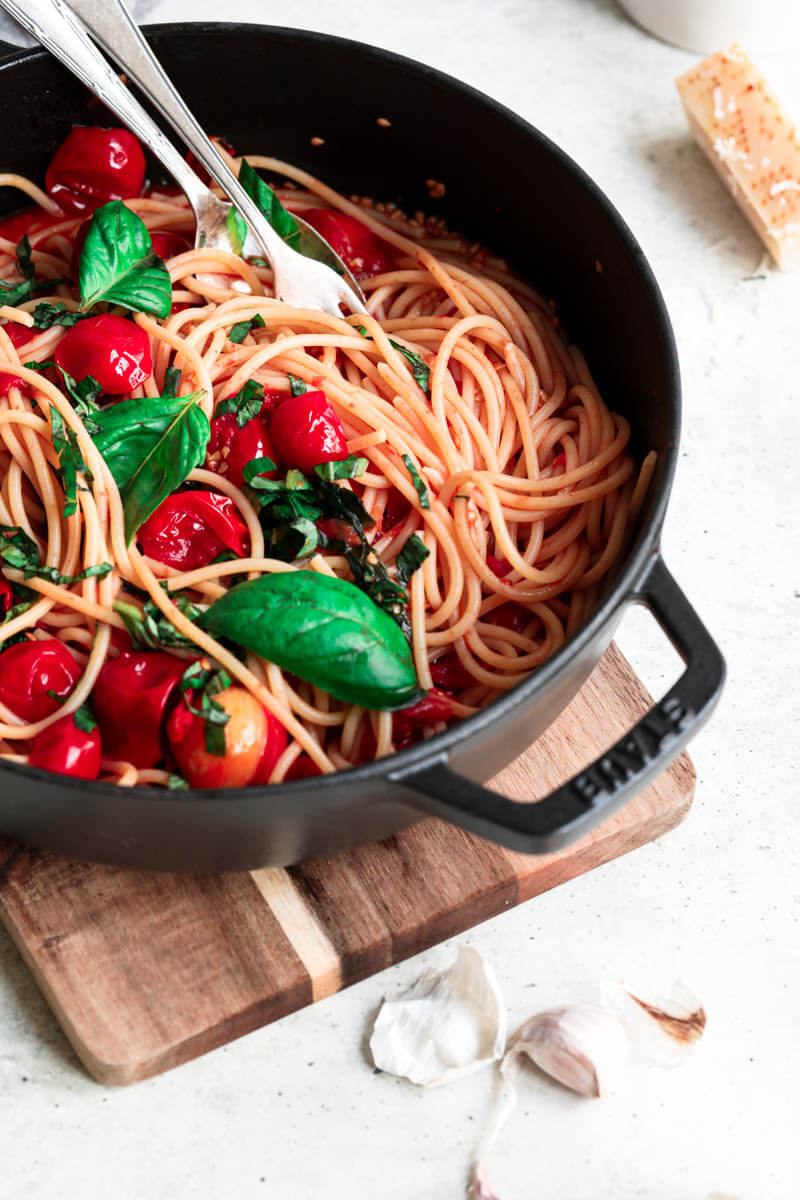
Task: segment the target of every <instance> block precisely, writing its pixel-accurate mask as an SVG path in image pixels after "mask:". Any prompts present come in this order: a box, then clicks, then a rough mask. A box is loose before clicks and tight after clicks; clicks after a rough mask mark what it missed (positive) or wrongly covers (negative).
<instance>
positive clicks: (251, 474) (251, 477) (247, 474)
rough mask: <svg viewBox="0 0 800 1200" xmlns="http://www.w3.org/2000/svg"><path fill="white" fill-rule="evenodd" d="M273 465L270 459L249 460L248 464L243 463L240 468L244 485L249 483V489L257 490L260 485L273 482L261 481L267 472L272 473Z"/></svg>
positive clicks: (268, 480)
mask: <svg viewBox="0 0 800 1200" xmlns="http://www.w3.org/2000/svg"><path fill="white" fill-rule="evenodd" d="M274 470H275V463H274V462H273V461H272V459H271V458H251V459H250V461H249V462H248V463H245V465H244V467H243V468H242V477H243V479H244V481H245V483H249V484H250V487H251V488H256V489H258V488H259V487H260V486H261V485H262V484H266V483H271V482H273V481H272V480H270V479H263V478H262V476H263V475H265V474H266V473H267V471H274Z"/></svg>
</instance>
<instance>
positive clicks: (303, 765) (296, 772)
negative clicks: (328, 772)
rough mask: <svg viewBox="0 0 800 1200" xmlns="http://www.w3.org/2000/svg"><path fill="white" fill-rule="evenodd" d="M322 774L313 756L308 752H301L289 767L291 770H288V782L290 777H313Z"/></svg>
mask: <svg viewBox="0 0 800 1200" xmlns="http://www.w3.org/2000/svg"><path fill="white" fill-rule="evenodd" d="M321 774H322V771H321V770H320V768H319V767H318V766H317V764H316V763H315V762H314V760H313V758H309V757H308V755H307V754H301V755H299V756H298V757H297V758H296V759H295V760H294V762H293V763H292V765H291V766H290V767H289V770H288V771H287V772H286V779H287V782H288V780H290V779H313V778H314V776H315V775H321Z"/></svg>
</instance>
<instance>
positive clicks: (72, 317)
mask: <svg viewBox="0 0 800 1200" xmlns="http://www.w3.org/2000/svg"><path fill="white" fill-rule="evenodd" d="M87 316H88V313H82V312H70V311H69V309H68V308H67V306H66V304H64V302H63V300H59V301H58V303H57V304H48V303H46V301H44V300H43V301H42V303H41V304H37V305H36V308H35V309H34V310H33V323H34V325H35V326H36V328H37V329H51V328H52V326H53V325H65V326H67V328H69V327H70V326H71V325H76V324H77V323H78V321H83V320H84V318H85V317H87Z"/></svg>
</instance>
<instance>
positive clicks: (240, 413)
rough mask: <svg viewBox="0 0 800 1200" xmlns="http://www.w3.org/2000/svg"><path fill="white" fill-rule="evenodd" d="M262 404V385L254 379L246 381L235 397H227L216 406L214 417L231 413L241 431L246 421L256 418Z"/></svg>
mask: <svg viewBox="0 0 800 1200" xmlns="http://www.w3.org/2000/svg"><path fill="white" fill-rule="evenodd" d="M263 403H264V385H263V383H258V382H257V380H255V379H248V381H247V383H246V384H245V385H244V387H243V388H241V389H240V390H239V391H238V392H237V393H236V395H235V396H228V397H227V398H226V399H225V400H223V401H221V403H220V404H218V405H217V407H216V408H215V409H214V416H215V417H224V416H225V414H226V413H233V414H234V416H235V417H236V424H237V425H238V426H239V428H240V429H243V428H244V426H245V425H246V424H247V422H248V421H251V420H252V419H253V417H257V416H258V414H259V413H260V412H261V406H262V404H263Z"/></svg>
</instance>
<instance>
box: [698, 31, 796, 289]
mask: <svg viewBox="0 0 800 1200" xmlns="http://www.w3.org/2000/svg"><path fill="white" fill-rule="evenodd" d="M675 85H676V87H677V89H678V92H679V94H680V97H681V100H682V101H683V107H684V108H685V110H686V116H687V118H688V121H689V126H690V128H691V130H692V132H693V133H694V136H695V137H696V138H697V141H698V142H699V144H700V146H701V148H702V149H703V150H704V151H705V153H706V154H707V155H708V157H709V159H710V160H711V162H712V163H713V165H714V167H715V168H716V170H717V171H718V173H719V175H720V176H721V178H722V179H723V180H724V182H725V184H726V185H727V187H728V188H729V189H730V191H731V192H732V194H733V197H734V199H735V200H736V202H737V204H738V205H739V207H740V208H741V209H742V211H743V212H744V214H745V216H746V217H747V219H748V221H749V222H750V224H751V225H752V226H753V228H754V229H755V231H756V233H757V234H758V236H759V237H760V238H761V240H762V241H763V243H764V245H765V246H766V247H767V249H768V250H769V252H770V254H772V256H773V258H774V259H775V261H776V262H777V263H778V265H779V266H781V267H798V266H800V138H799V137H798V133H797V129H796V127H795V126H794V124H793V123H792V121H791V120H790V119H789V117H788V115H787V113H786V112H785V111H784V110H783V108H782V107H781V105H780V103H779V102H778V100H777V99H776V97H775V95H774V94H773V93H772V92H771V91H770V89H769V85H768V84H767V81H766V79H765V78H764V76H763V75H762V74H761V72H760V71H759V70H758V68H757V67H756V66H755V64H754V63H753V62H752V60H751V59H750V58H748V56H747V55H746V54H745V52H744V51H743V50H742V49H741V47H740V46H738V45H736V44H734V45H732V46H729V47H728V49H727V50H721V51H719V52H718V53H717V54H712V55H710V57H708V58H706V59H704V60H703V62H701V63H699V64H698V65H697V66H696V67H692V69H691V70H689V71H687V72H686V74H685V75H681V76H680V78H678V79H676V81H675Z"/></svg>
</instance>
